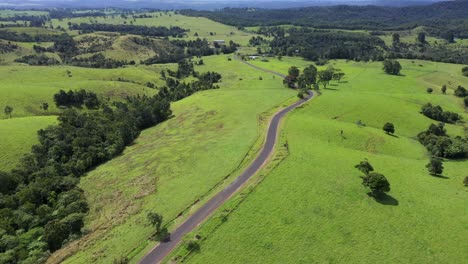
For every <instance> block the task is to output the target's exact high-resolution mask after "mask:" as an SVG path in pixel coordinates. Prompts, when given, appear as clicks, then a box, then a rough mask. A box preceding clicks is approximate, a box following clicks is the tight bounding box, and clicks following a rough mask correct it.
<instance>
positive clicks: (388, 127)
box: [383, 123, 395, 134]
mask: <svg viewBox="0 0 468 264" xmlns="http://www.w3.org/2000/svg"><path fill="white" fill-rule="evenodd" d="M383 130H384V131H385V133H387V134H393V133H395V126H393V124H392V123H385V125H384V126H383Z"/></svg>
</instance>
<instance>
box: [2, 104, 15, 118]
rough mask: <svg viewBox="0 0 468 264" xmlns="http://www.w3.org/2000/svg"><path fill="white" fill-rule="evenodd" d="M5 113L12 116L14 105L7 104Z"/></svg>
mask: <svg viewBox="0 0 468 264" xmlns="http://www.w3.org/2000/svg"><path fill="white" fill-rule="evenodd" d="M3 112H4V113H5V115H7V116H9V117H10V118H11V113H12V112H13V107H11V106H9V105H7V106H5V109H4V110H3Z"/></svg>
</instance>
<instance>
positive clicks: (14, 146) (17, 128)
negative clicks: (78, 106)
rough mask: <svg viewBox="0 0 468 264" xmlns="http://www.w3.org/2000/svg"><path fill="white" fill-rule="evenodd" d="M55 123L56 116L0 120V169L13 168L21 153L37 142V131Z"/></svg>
mask: <svg viewBox="0 0 468 264" xmlns="http://www.w3.org/2000/svg"><path fill="white" fill-rule="evenodd" d="M56 123H57V117H56V116H35V117H23V118H12V119H4V120H0V137H1V138H2V140H1V141H0V149H2V150H8V151H2V152H1V154H0V160H1V161H2V162H1V163H0V171H9V170H11V169H13V168H14V167H15V165H16V163H17V162H18V160H19V159H20V158H21V156H22V155H24V154H27V153H29V151H30V149H31V146H32V145H34V144H35V143H37V142H38V139H37V131H38V130H39V129H41V128H46V127H47V126H49V125H53V124H56Z"/></svg>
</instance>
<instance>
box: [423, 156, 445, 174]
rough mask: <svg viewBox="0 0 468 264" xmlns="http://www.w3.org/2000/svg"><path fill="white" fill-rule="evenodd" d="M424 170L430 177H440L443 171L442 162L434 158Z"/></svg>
mask: <svg viewBox="0 0 468 264" xmlns="http://www.w3.org/2000/svg"><path fill="white" fill-rule="evenodd" d="M426 168H427V170H428V171H429V173H430V174H431V175H440V174H442V172H443V171H444V165H443V164H442V160H441V159H439V158H435V157H433V158H431V160H430V161H429V163H428V164H427V165H426Z"/></svg>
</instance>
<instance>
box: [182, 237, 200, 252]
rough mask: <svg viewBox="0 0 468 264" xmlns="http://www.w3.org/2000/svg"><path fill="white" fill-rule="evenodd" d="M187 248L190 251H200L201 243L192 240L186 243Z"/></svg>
mask: <svg viewBox="0 0 468 264" xmlns="http://www.w3.org/2000/svg"><path fill="white" fill-rule="evenodd" d="M185 248H186V249H187V250H188V251H193V252H197V251H200V243H199V242H198V240H196V239H190V240H188V241H186V242H185Z"/></svg>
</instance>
